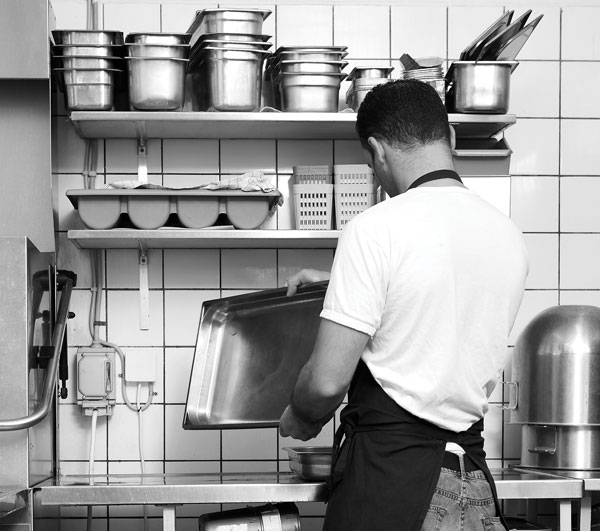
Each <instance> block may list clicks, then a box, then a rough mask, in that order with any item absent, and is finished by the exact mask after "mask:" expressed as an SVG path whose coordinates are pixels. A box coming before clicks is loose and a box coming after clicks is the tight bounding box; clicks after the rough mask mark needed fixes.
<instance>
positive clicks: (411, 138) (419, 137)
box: [356, 79, 450, 148]
mask: <svg viewBox="0 0 600 531" xmlns="http://www.w3.org/2000/svg"><path fill="white" fill-rule="evenodd" d="M356 132H357V133H358V137H359V139H360V141H361V144H362V145H363V146H365V147H367V148H368V144H367V139H368V138H369V137H370V136H372V137H375V138H378V139H382V140H385V141H387V142H389V143H390V144H391V145H393V146H397V147H404V148H413V147H417V146H419V145H423V144H428V143H431V142H437V141H442V142H447V143H448V145H450V126H449V124H448V113H447V111H446V107H445V106H444V103H443V102H442V100H441V98H440V96H439V95H438V93H437V92H436V90H435V89H434V88H433V87H432V86H431V85H428V84H427V83H424V82H422V81H418V80H414V79H406V80H404V79H401V80H396V81H389V82H387V83H383V84H381V85H377V86H376V87H374V88H373V89H372V90H370V91H369V92H368V93H367V94H366V96H365V98H364V100H363V102H362V103H361V105H360V107H359V109H358V116H357V118H356Z"/></svg>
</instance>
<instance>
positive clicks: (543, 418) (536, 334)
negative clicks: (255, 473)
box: [508, 305, 600, 470]
mask: <svg viewBox="0 0 600 531" xmlns="http://www.w3.org/2000/svg"><path fill="white" fill-rule="evenodd" d="M508 383H509V384H510V385H512V392H511V399H510V403H509V405H508V409H511V415H510V421H511V423H514V424H523V425H524V426H523V428H522V432H523V441H522V447H521V464H522V465H524V466H531V467H535V468H551V469H569V470H570V469H572V470H593V469H600V308H597V307H595V306H568V305H565V306H553V307H551V308H548V309H546V310H544V311H543V312H541V313H540V314H538V315H537V316H536V317H534V318H533V319H532V320H531V322H530V323H529V324H528V325H527V326H526V327H525V329H524V330H523V332H522V333H521V335H520V336H519V338H518V339H517V341H516V343H515V350H514V353H513V361H512V381H511V382H508Z"/></svg>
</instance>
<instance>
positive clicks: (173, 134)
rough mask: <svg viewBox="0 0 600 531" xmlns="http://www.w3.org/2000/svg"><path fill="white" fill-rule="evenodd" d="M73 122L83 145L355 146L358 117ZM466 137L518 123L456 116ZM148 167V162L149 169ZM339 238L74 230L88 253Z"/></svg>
mask: <svg viewBox="0 0 600 531" xmlns="http://www.w3.org/2000/svg"><path fill="white" fill-rule="evenodd" d="M69 120H70V121H71V122H72V124H73V126H74V127H75V129H76V131H77V133H78V134H79V136H80V137H81V138H84V139H102V138H121V139H123V138H130V139H137V141H138V146H139V147H141V148H142V149H139V148H138V154H139V153H143V156H144V157H145V149H144V146H145V142H146V140H147V139H150V138H172V139H175V138H198V139H200V138H201V139H311V140H319V139H322V140H324V139H328V140H356V131H355V124H356V113H354V112H338V113H284V112H249V113H240V112H133V111H132V112H130V111H78V112H72V113H71V115H70V117H69ZM449 121H450V123H451V124H452V125H453V126H454V127H455V129H456V132H457V136H458V137H460V138H489V137H492V136H495V135H497V134H499V133H502V132H503V131H504V130H505V129H506V128H508V127H510V126H511V125H513V124H514V123H515V122H516V117H515V115H511V114H487V115H477V114H450V115H449ZM144 164H145V162H144ZM338 236H339V231H335V230H333V231H295V230H252V231H250V230H247V231H244V230H235V231H230V230H218V229H215V230H207V229H204V230H192V229H168V228H167V229H158V230H154V231H144V230H128V229H113V230H71V231H69V232H68V238H69V239H70V240H73V241H74V243H75V244H76V245H77V246H78V247H80V248H82V249H99V248H104V249H107V248H145V249H149V248H177V247H186V248H334V247H335V246H336V245H337V239H338Z"/></svg>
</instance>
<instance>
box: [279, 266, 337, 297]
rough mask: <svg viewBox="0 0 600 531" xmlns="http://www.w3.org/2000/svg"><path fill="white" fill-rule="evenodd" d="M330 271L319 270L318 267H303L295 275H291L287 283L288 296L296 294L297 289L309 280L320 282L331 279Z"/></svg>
mask: <svg viewBox="0 0 600 531" xmlns="http://www.w3.org/2000/svg"><path fill="white" fill-rule="evenodd" d="M330 276H331V275H330V273H329V272H327V271H318V270H317V269H303V270H302V271H299V272H298V273H296V274H295V275H292V276H291V277H289V278H288V279H287V281H286V283H285V285H286V286H287V296H288V297H291V296H292V295H295V293H296V291H297V290H298V288H299V287H300V286H302V284H308V283H309V282H320V281H321V280H329V277H330Z"/></svg>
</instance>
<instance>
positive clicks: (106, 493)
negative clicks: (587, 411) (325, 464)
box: [33, 469, 600, 531]
mask: <svg viewBox="0 0 600 531" xmlns="http://www.w3.org/2000/svg"><path fill="white" fill-rule="evenodd" d="M492 474H493V476H494V479H495V481H496V485H497V489H498V496H499V497H500V499H556V500H557V501H558V503H559V509H560V531H567V530H570V526H571V501H572V500H579V499H581V498H582V495H583V481H582V480H580V479H577V478H570V477H565V476H559V475H555V474H547V473H543V472H539V471H530V470H518V469H496V470H492ZM598 479H599V480H600V474H599V475H598ZM90 480H91V481H90ZM90 483H93V484H90ZM33 491H34V496H36V498H37V500H38V501H39V502H40V503H41V504H42V505H71V506H72V505H160V506H162V509H163V530H164V531H174V529H175V506H176V505H183V504H188V503H267V502H271V503H279V502H314V501H324V500H325V496H326V492H327V488H326V485H325V483H323V482H306V481H302V480H300V479H299V478H298V477H297V476H295V475H293V474H291V473H290V472H286V473H276V472H272V473H260V474H257V473H247V474H242V473H231V474H148V475H145V476H143V477H142V476H139V475H108V476H106V475H95V476H93V477H90V476H85V475H82V476H61V477H59V478H56V479H53V480H48V481H45V482H43V483H41V484H39V485H38V486H37V487H35V488H34V489H33Z"/></svg>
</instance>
